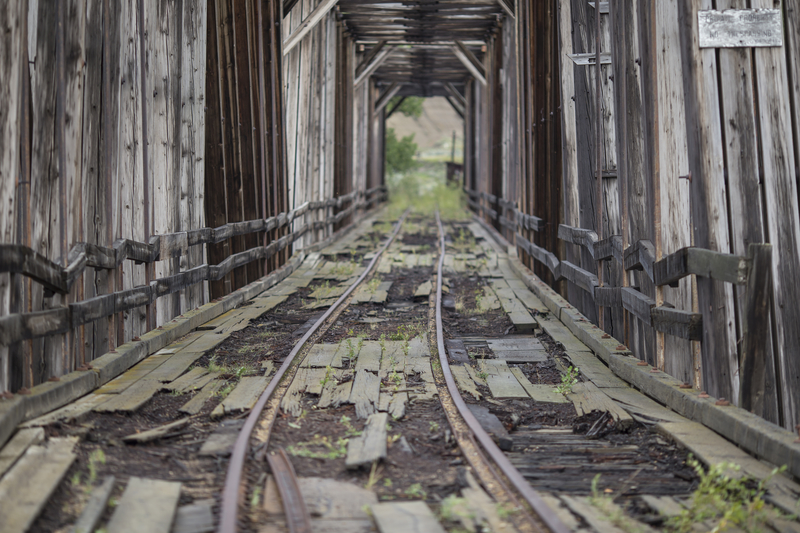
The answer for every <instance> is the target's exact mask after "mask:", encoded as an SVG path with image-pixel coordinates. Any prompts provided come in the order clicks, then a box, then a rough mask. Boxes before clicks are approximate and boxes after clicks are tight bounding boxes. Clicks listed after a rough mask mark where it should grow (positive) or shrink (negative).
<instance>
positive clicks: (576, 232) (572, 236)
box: [558, 224, 598, 259]
mask: <svg viewBox="0 0 800 533" xmlns="http://www.w3.org/2000/svg"><path fill="white" fill-rule="evenodd" d="M558 238H559V239H561V240H562V241H567V242H569V243H572V244H577V245H579V246H583V247H584V248H586V250H587V251H588V252H589V253H590V254H591V255H592V258H594V244H595V243H596V242H597V240H598V237H597V233H595V232H594V231H592V230H589V229H583V228H573V227H572V226H566V225H564V224H559V225H558ZM595 259H596V258H595Z"/></svg>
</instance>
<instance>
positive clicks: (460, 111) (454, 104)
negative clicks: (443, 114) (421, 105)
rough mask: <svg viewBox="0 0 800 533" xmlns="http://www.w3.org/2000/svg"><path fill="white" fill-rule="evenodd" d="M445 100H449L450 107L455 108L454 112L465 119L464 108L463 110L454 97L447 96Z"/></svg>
mask: <svg viewBox="0 0 800 533" xmlns="http://www.w3.org/2000/svg"><path fill="white" fill-rule="evenodd" d="M445 99H446V100H447V103H448V104H450V107H452V108H453V111H455V112H456V114H457V115H458V116H459V117H461V118H462V119H463V118H464V114H465V111H464V108H462V107H461V106H460V105H459V104H458V102H456V101H454V99H453V97H452V96H445Z"/></svg>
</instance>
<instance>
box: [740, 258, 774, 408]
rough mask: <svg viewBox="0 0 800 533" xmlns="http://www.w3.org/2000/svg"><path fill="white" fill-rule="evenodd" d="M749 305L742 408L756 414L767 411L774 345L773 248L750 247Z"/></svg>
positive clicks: (745, 337)
mask: <svg viewBox="0 0 800 533" xmlns="http://www.w3.org/2000/svg"><path fill="white" fill-rule="evenodd" d="M747 257H748V259H749V260H750V271H749V272H748V274H747V293H746V298H747V303H746V305H745V308H744V311H745V316H744V320H743V321H742V325H743V329H742V337H743V346H742V358H741V363H740V365H739V376H740V379H741V385H740V387H739V407H741V408H742V409H747V410H748V411H751V412H754V413H760V412H762V411H763V410H764V400H765V387H766V370H767V368H768V367H769V366H770V365H769V364H768V363H769V361H768V358H769V356H770V355H771V353H772V350H771V346H770V342H771V340H772V336H771V335H770V322H771V321H770V295H771V293H772V245H771V244H750V246H749V247H748V251H747Z"/></svg>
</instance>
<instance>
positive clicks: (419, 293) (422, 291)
mask: <svg viewBox="0 0 800 533" xmlns="http://www.w3.org/2000/svg"><path fill="white" fill-rule="evenodd" d="M432 288H433V287H432V285H431V282H430V281H426V282H424V283H421V284H420V286H419V287H417V290H415V291H414V298H427V297H428V296H430V295H431V290H432Z"/></svg>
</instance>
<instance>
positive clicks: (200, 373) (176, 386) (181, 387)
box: [163, 366, 216, 392]
mask: <svg viewBox="0 0 800 533" xmlns="http://www.w3.org/2000/svg"><path fill="white" fill-rule="evenodd" d="M215 377H216V374H211V373H209V372H208V370H206V369H205V368H203V367H201V366H196V367H194V368H193V369H191V370H190V371H188V372H187V373H185V374H184V375H182V376H181V377H179V378H178V379H176V380H175V381H173V382H172V383H167V384H166V385H164V387H163V388H164V389H166V390H171V391H177V392H186V391H189V390H195V389H201V388H203V387H204V386H205V384H206V383H208V382H209V381H211V380H212V379H214V378H215ZM203 378H207V379H205V380H203ZM201 380H203V381H201Z"/></svg>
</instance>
